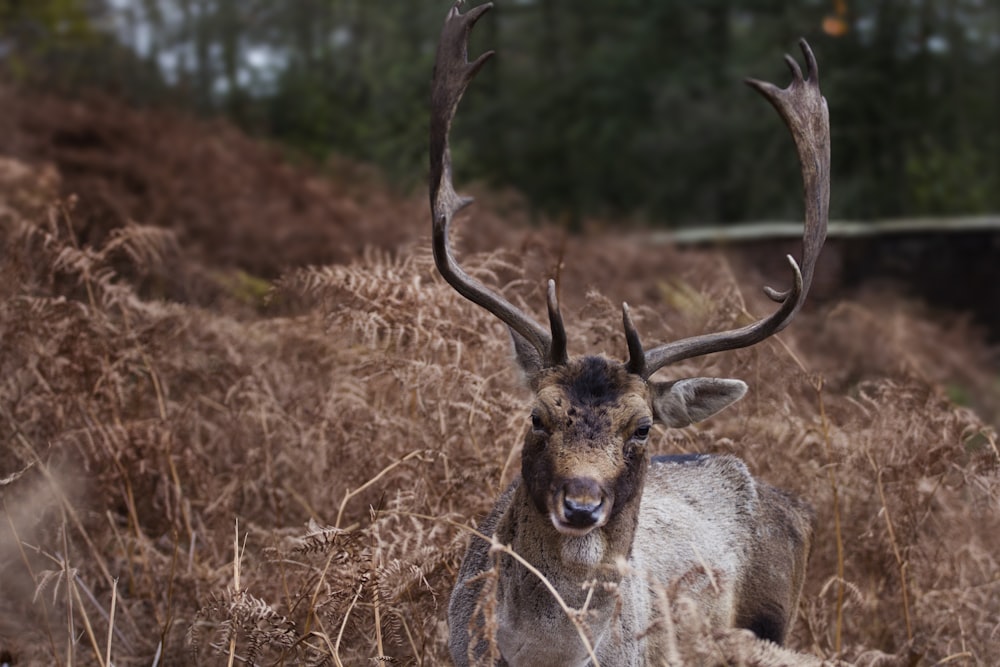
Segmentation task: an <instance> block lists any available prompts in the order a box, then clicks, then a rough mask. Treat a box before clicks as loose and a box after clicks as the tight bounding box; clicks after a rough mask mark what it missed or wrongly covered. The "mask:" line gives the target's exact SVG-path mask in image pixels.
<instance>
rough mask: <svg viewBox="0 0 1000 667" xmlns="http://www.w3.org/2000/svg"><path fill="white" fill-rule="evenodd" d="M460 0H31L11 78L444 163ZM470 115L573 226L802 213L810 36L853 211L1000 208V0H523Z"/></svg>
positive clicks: (468, 121)
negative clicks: (433, 84)
mask: <svg viewBox="0 0 1000 667" xmlns="http://www.w3.org/2000/svg"><path fill="white" fill-rule="evenodd" d="M440 4H441V3H436V2H419V3H412V2H399V1H396V0H296V1H295V2H280V1H277V0H131V1H129V0H31V1H30V2H27V1H23V0H21V1H17V0H14V1H8V2H5V3H3V5H2V7H3V8H2V9H0V67H2V68H3V69H4V70H6V72H7V74H8V75H9V76H13V77H14V78H15V79H17V80H20V81H22V82H27V83H30V84H32V85H37V86H44V87H45V88H46V89H49V90H62V91H74V90H80V89H83V88H93V87H95V86H97V87H100V88H103V89H104V90H108V91H111V92H114V93H115V94H117V95H119V96H121V97H124V98H126V99H128V100H130V101H132V102H133V103H135V104H139V105H144V106H163V105H166V106H171V107H180V108H184V109H193V110H195V111H197V112H199V113H202V114H207V115H214V114H223V115H225V116H227V117H228V118H230V119H232V120H233V121H235V122H236V123H237V124H239V125H240V126H241V127H242V128H244V129H246V130H248V131H250V132H251V133H253V134H255V135H259V136H266V137H272V138H275V139H277V140H279V141H280V142H283V143H284V144H286V145H288V146H290V147H291V148H292V149H294V151H295V152H296V153H297V154H299V155H307V156H311V157H314V158H323V157H325V156H328V155H329V154H331V153H335V154H338V155H345V156H349V157H351V158H356V159H360V160H362V161H365V162H369V163H373V164H375V165H378V167H380V168H381V169H382V170H383V171H384V172H385V173H386V174H387V175H388V176H389V177H390V178H391V179H392V180H393V182H395V183H397V184H398V185H400V186H402V187H404V188H413V187H418V186H419V185H421V184H422V183H423V177H424V174H425V173H426V156H425V146H426V139H425V134H426V127H427V113H428V111H427V104H426V100H427V88H428V80H429V76H430V70H431V66H432V61H433V56H434V45H435V41H436V39H437V33H438V30H439V25H440V16H441V7H440ZM497 4H498V7H497V10H496V11H495V12H494V15H493V16H492V17H491V20H490V21H488V22H486V23H485V24H484V26H483V27H482V29H481V30H479V31H477V33H476V35H475V36H474V38H473V45H472V49H473V50H474V51H481V50H485V49H486V48H492V49H496V50H497V51H498V52H499V54H500V56H499V57H498V58H496V59H495V62H494V63H493V64H492V65H491V66H490V67H489V68H487V70H486V71H485V72H484V73H483V75H482V76H481V80H480V81H478V82H477V85H476V86H475V87H474V88H473V90H472V91H470V94H469V95H468V99H467V101H466V103H465V105H463V111H462V118H461V119H460V123H459V126H458V127H457V128H456V130H457V139H456V154H457V156H458V157H457V159H456V163H457V164H460V165H462V170H463V178H475V179H481V180H484V181H487V182H488V183H489V184H491V185H492V186H494V187H510V188H513V189H515V190H516V191H518V192H520V193H522V194H523V195H525V196H526V197H527V198H528V200H529V202H530V204H531V205H532V206H533V208H534V209H535V210H538V211H543V212H545V213H548V214H550V215H553V216H555V217H556V218H557V219H559V220H563V221H564V222H566V223H568V224H570V225H576V224H578V223H579V222H580V221H581V220H582V219H584V218H586V217H589V216H615V217H616V218H618V219H622V218H626V217H628V218H633V219H635V220H639V221H642V222H644V223H650V224H654V225H665V226H679V225H685V224H691V223H702V224H703V223H723V224H726V223H732V222H736V221H740V220H762V219H792V220H794V219H797V217H798V214H797V211H798V208H797V206H798V203H797V202H798V192H797V191H796V189H795V188H789V187H787V184H788V183H791V182H795V179H796V178H797V165H796V163H795V159H794V154H792V153H791V152H790V151H788V150H787V146H786V145H785V144H786V143H787V139H786V138H785V137H784V136H782V135H781V134H780V133H776V132H774V131H773V128H772V127H771V124H772V119H771V117H770V114H771V111H770V110H769V109H767V108H766V105H761V104H759V103H758V100H756V99H755V98H754V96H753V94H752V93H751V92H750V91H749V90H748V89H746V88H745V87H744V86H742V85H738V84H739V81H740V80H741V79H742V78H743V77H746V76H751V75H752V76H755V77H757V78H763V79H774V78H776V77H780V76H783V75H784V74H783V72H782V69H783V66H782V64H781V62H780V59H778V58H776V57H775V55H776V54H780V53H781V52H784V51H792V50H793V49H794V45H795V42H796V40H797V39H798V38H799V37H803V36H804V37H806V38H807V39H808V40H809V42H810V44H812V46H813V48H814V49H815V51H816V52H817V54H819V59H820V62H821V66H822V68H823V69H822V77H823V90H824V93H825V95H826V97H827V99H828V100H829V102H830V111H831V117H832V127H833V146H834V160H833V181H834V184H833V191H834V192H835V193H836V197H834V199H833V204H832V206H833V208H832V216H833V217H834V218H835V219H837V218H840V219H845V218H846V219H855V220H871V219H878V218H886V217H900V216H907V217H914V216H928V215H943V214H947V215H955V214H963V215H970V214H982V213H988V212H995V211H997V210H1000V5H998V4H997V3H995V2H989V1H988V0H856V1H851V2H848V1H847V0H809V1H805V2H783V1H778V0H755V1H754V2H733V1H728V0H710V1H706V2H683V1H679V0H657V1H650V0H627V1H624V2H622V1H614V2H612V1H609V0H573V1H572V2H570V1H568V0H510V1H503V0H501V1H500V2H499V3H497Z"/></svg>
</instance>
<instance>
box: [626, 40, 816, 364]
mask: <svg viewBox="0 0 1000 667" xmlns="http://www.w3.org/2000/svg"><path fill="white" fill-rule="evenodd" d="M799 46H800V47H801V49H802V54H803V55H804V56H805V60H806V67H807V70H806V76H805V77H803V76H802V70H801V69H800V68H799V64H798V63H797V62H796V61H795V59H794V58H792V57H791V56H789V55H786V56H785V62H787V63H788V68H789V69H790V70H791V71H792V82H791V84H789V86H788V87H787V88H784V89H782V88H778V87H777V86H775V85H773V84H771V83H767V82H764V81H757V80H755V79H748V80H747V83H748V84H749V85H750V86H751V87H752V88H754V89H756V90H757V91H758V92H759V93H760V94H761V95H763V96H764V97H765V98H767V100H768V101H769V102H770V103H771V104H772V105H773V106H774V108H775V109H777V111H778V114H779V115H780V116H781V118H782V119H783V120H784V121H785V124H786V125H787V126H788V129H789V130H790V131H791V133H792V138H793V139H794V140H795V147H796V149H797V150H798V154H799V163H800V165H801V169H802V180H803V192H804V194H805V231H804V233H803V236H802V270H801V271H800V270H799V266H798V264H796V262H795V260H794V259H793V258H792V256H791V255H789V256H788V263H789V264H790V265H791V268H792V280H793V283H792V287H791V289H789V290H788V291H785V292H778V291H776V290H773V289H771V288H770V287H765V288H764V291H765V293H766V294H767V295H768V296H769V297H770V298H771V299H772V300H773V301H776V302H778V303H780V304H781V306H780V307H779V308H778V310H776V311H775V312H774V313H772V314H771V315H770V316H769V317H766V318H764V319H762V320H758V321H757V322H754V323H753V324H750V325H747V326H745V327H742V328H740V329H733V330H731V331H723V332H719V333H712V334H706V335H702V336H695V337H692V338H685V339H682V340H678V341H674V342H672V343H666V344H664V345H660V346H659V347H655V348H653V349H652V350H649V351H647V352H643V350H642V345H641V343H640V342H639V335H638V333H637V332H636V330H635V326H634V325H633V324H632V318H631V316H630V315H629V310H628V306H627V305H624V306H623V309H622V310H623V315H622V317H623V321H624V325H625V337H626V340H627V342H628V349H629V361H628V368H629V370H630V371H631V372H633V373H636V374H638V375H641V376H642V377H645V378H648V377H649V376H651V375H652V374H653V373H655V372H656V371H657V370H659V369H660V368H662V367H664V366H666V365H667V364H670V363H673V362H676V361H681V360H683V359H690V358H692V357H699V356H702V355H705V354H710V353H712V352H721V351H723V350H732V349H736V348H741V347H748V346H750V345H754V344H755V343H759V342H760V341H762V340H764V339H766V338H768V337H770V336H773V335H774V334H776V333H778V332H779V331H781V330H782V329H784V328H785V327H786V326H787V325H788V323H789V322H791V321H792V318H793V317H795V314H796V313H797V312H798V311H799V308H801V307H802V304H803V303H804V302H805V299H806V294H807V293H808V292H809V286H810V285H811V284H812V277H813V271H814V269H815V268H816V258H817V257H818V256H819V251H820V249H821V248H822V247H823V243H824V241H825V240H826V227H827V219H828V216H829V208H830V116H829V112H828V110H827V106H826V100H825V99H824V98H823V95H822V93H820V89H819V69H818V67H817V65H816V57H815V56H814V55H813V52H812V50H811V49H810V48H809V45H808V44H807V43H806V41H805V40H804V39H803V40H800V41H799Z"/></svg>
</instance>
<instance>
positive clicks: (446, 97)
mask: <svg viewBox="0 0 1000 667" xmlns="http://www.w3.org/2000/svg"><path fill="white" fill-rule="evenodd" d="M462 4H463V0H458V1H457V2H456V3H455V5H454V6H453V7H452V8H451V11H449V12H448V16H447V18H446V19H445V23H444V27H443V28H442V30H441V41H440V42H439V44H438V50H437V58H436V60H435V62H434V77H433V81H432V84H431V127H430V158H431V173H430V198H431V214H432V216H433V247H434V263H435V264H436V265H437V268H438V271H439V272H440V273H441V275H442V276H443V277H444V279H445V280H446V281H448V284H450V285H451V286H452V287H453V288H455V290H456V291H457V292H458V293H459V294H461V295H462V296H464V297H465V298H466V299H468V300H469V301H472V302H473V303H475V304H477V305H479V306H482V307H483V308H485V309H486V310H488V311H489V312H491V313H493V314H494V315H496V316H497V317H498V318H499V319H500V320H501V321H503V322H504V323H505V324H506V325H507V326H508V327H510V328H511V329H512V330H514V331H515V332H516V333H518V334H520V335H521V336H522V337H523V338H524V339H525V340H526V341H527V342H528V343H529V344H530V345H531V346H532V347H534V348H535V349H536V350H537V351H538V354H539V356H540V357H541V358H542V359H543V360H544V363H545V365H548V366H551V365H555V364H560V363H563V362H564V361H565V359H566V332H565V329H564V328H563V323H562V316H561V315H560V314H559V305H558V303H557V302H556V300H555V287H554V284H550V286H549V290H548V291H549V294H548V303H549V318H550V322H551V328H552V333H551V335H550V334H549V332H548V331H546V330H545V328H544V327H543V326H541V325H540V324H538V322H536V321H535V320H534V319H532V318H531V317H530V316H528V315H527V314H525V313H524V312H523V311H521V310H520V309H519V308H517V307H516V306H514V305H513V304H512V303H510V302H509V301H507V300H506V299H504V298H503V297H501V296H500V295H498V294H497V293H495V292H493V291H491V290H490V289H488V288H487V287H485V286H484V285H483V284H482V283H480V282H479V281H478V280H476V279H475V278H473V277H472V276H470V275H468V274H467V273H466V272H465V271H464V270H462V267H460V266H459V265H458V262H457V261H455V257H454V256H453V255H452V252H451V246H450V244H449V242H448V226H449V225H450V224H451V221H452V219H453V218H454V216H455V214H456V213H458V212H459V211H460V210H462V209H463V208H465V207H466V206H468V205H469V204H471V203H472V199H471V198H469V197H461V196H459V195H458V193H456V192H455V188H454V185H453V184H452V180H451V148H450V145H449V141H448V135H449V134H450V132H451V123H452V120H453V119H454V117H455V111H456V110H457V109H458V103H459V102H460V101H461V99H462V95H463V94H464V93H465V89H466V88H467V87H468V85H469V83H470V82H471V81H472V79H473V78H474V77H475V76H476V74H477V73H478V72H479V70H480V69H482V67H483V65H485V64H486V61H487V60H489V59H490V58H491V57H492V56H493V53H494V52H493V51H487V52H486V53H484V54H482V55H481V56H479V57H478V58H476V59H475V60H474V61H472V62H469V60H468V53H469V33H470V32H471V30H472V26H474V25H475V24H476V21H478V20H479V19H480V18H481V17H482V16H483V14H485V13H486V12H488V11H489V10H490V9H491V8H492V7H493V4H492V3H487V4H483V5H479V6H478V7H475V8H473V9H470V10H469V11H468V12H466V13H465V14H462V13H460V12H459V7H461V6H462ZM553 341H555V345H553Z"/></svg>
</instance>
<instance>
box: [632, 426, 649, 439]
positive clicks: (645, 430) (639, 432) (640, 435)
mask: <svg viewBox="0 0 1000 667" xmlns="http://www.w3.org/2000/svg"><path fill="white" fill-rule="evenodd" d="M649 426H650V425H649V424H639V426H637V427H636V429H635V432H634V433H632V438H633V439H634V440H645V439H646V438H648V437H649Z"/></svg>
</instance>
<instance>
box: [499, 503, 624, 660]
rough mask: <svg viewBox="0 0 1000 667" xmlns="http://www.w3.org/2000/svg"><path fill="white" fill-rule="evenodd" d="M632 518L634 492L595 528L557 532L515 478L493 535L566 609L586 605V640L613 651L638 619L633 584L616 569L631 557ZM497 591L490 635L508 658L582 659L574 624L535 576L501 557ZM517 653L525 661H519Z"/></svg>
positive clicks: (584, 653)
mask: <svg viewBox="0 0 1000 667" xmlns="http://www.w3.org/2000/svg"><path fill="white" fill-rule="evenodd" d="M638 516H639V497H638V496H637V497H636V498H635V499H633V500H632V501H631V502H630V503H629V506H626V507H622V508H621V510H620V511H618V512H617V513H616V515H615V516H614V517H613V518H612V520H610V521H608V523H607V524H605V525H604V526H602V527H601V528H598V529H595V530H594V531H591V533H589V534H587V535H585V536H582V537H574V536H568V535H563V534H562V533H559V532H558V531H556V530H555V528H554V527H553V525H552V523H551V521H550V519H549V517H548V516H546V515H544V514H542V513H540V512H539V511H538V509H537V508H536V507H535V505H534V503H533V502H532V500H531V498H530V495H529V494H528V492H527V490H526V489H525V488H524V485H523V484H522V485H521V486H519V487H518V489H517V491H516V492H515V494H514V497H513V499H512V502H511V504H510V505H509V506H508V508H507V511H506V512H505V513H504V515H503V516H502V517H501V519H500V522H499V523H498V525H497V530H496V533H495V535H496V538H497V539H498V540H499V541H500V542H501V543H503V544H509V545H510V546H511V547H512V548H513V549H514V551H516V552H517V553H518V554H519V555H520V556H521V557H523V558H524V559H525V560H526V561H528V562H529V563H530V564H531V565H532V566H533V567H535V568H536V569H537V570H538V571H539V572H540V573H541V574H542V575H543V576H544V577H545V578H546V580H547V581H548V582H549V583H550V584H551V585H552V586H553V587H554V588H555V589H556V591H558V593H559V595H560V597H562V599H563V601H564V602H565V603H566V605H567V606H568V607H570V608H572V609H577V610H578V609H581V608H583V607H584V606H586V609H587V614H586V615H585V617H584V621H585V623H586V625H587V626H588V635H589V637H590V639H591V641H592V642H593V644H594V646H595V647H600V650H599V651H598V655H600V653H602V652H603V651H606V650H607V649H608V646H610V645H615V646H616V647H618V648H616V649H615V650H616V651H617V650H620V648H621V647H620V646H618V645H619V644H620V640H621V637H622V636H624V635H625V634H626V633H628V634H633V635H634V628H635V627H640V626H641V625H642V620H641V619H638V618H637V617H636V614H638V613H639V612H640V610H639V609H637V608H636V605H635V604H634V600H635V592H634V591H633V590H632V589H633V588H636V587H637V586H638V585H641V582H640V584H637V581H636V580H634V578H633V577H629V576H623V575H622V573H621V571H620V569H619V567H618V562H619V561H621V560H628V559H629V558H630V556H631V551H632V542H633V540H634V537H635V529H636V525H637V523H638ZM497 589H498V590H497V616H498V621H499V628H498V635H497V638H498V642H499V644H500V647H501V651H502V652H503V655H504V658H505V660H506V661H507V663H508V664H510V665H512V666H514V665H518V664H561V665H585V664H588V660H589V656H588V654H587V652H586V649H585V648H584V645H583V642H582V641H573V639H572V638H574V637H576V636H577V635H578V631H577V628H576V627H575V626H574V625H573V622H572V621H571V620H570V619H569V617H568V616H567V615H566V613H565V611H564V610H563V609H562V608H561V607H560V606H559V604H558V602H557V601H556V600H555V598H554V597H553V595H552V594H551V592H550V591H549V590H547V588H546V587H545V586H544V584H543V583H542V581H541V580H540V579H539V578H538V576H537V575H535V574H533V573H531V572H529V571H528V570H527V569H526V568H525V567H523V566H522V565H520V564H519V563H516V562H515V561H514V559H513V558H511V557H510V556H506V555H505V556H502V557H501V566H500V580H499V581H498V586H497ZM554 638H558V639H554ZM631 650H633V651H639V650H640V647H639V646H635V647H634V648H633V649H631ZM616 655H617V653H616ZM636 655H638V653H637V654H636ZM518 656H527V659H526V660H525V661H524V662H522V661H521V660H519V659H518ZM622 664H633V663H632V662H631V661H626V662H625V663H622Z"/></svg>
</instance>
